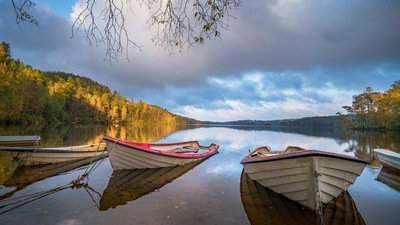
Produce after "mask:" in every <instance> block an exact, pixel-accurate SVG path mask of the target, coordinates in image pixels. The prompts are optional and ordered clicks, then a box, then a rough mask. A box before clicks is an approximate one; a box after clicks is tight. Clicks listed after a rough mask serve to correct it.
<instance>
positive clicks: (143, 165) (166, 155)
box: [104, 139, 218, 170]
mask: <svg viewBox="0 0 400 225" xmlns="http://www.w3.org/2000/svg"><path fill="white" fill-rule="evenodd" d="M104 140H105V142H106V144H107V149H108V157H109V159H110V163H111V166H112V168H113V169H114V170H123V169H149V168H160V167H171V166H181V165H185V164H188V163H192V162H197V161H199V160H203V159H205V158H207V157H209V156H211V155H213V154H215V153H217V151H216V149H218V147H217V148H216V149H215V150H213V151H211V148H214V146H217V145H211V146H210V147H209V148H210V151H208V150H207V152H205V153H187V154H186V153H176V152H172V151H170V150H171V149H167V147H165V146H160V145H159V146H157V149H154V148H150V149H148V150H144V149H136V148H133V147H132V146H127V145H121V144H118V143H116V142H114V141H110V140H107V139H104ZM124 143H128V142H124ZM193 143H197V142H193ZM169 146H170V147H171V148H172V147H173V148H177V147H179V146H180V145H169ZM152 147H153V146H152ZM181 147H182V146H181ZM186 147H188V146H186ZM191 147H195V146H191ZM200 148H204V147H202V146H197V149H200Z"/></svg>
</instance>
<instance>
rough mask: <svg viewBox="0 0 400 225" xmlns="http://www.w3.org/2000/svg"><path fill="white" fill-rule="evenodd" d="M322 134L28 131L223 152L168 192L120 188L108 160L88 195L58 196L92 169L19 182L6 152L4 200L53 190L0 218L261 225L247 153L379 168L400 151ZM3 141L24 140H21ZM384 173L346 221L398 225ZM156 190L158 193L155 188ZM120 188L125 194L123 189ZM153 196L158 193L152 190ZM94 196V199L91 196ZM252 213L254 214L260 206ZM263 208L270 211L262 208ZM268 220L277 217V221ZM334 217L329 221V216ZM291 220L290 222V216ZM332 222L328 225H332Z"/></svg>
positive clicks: (46, 138)
mask: <svg viewBox="0 0 400 225" xmlns="http://www.w3.org/2000/svg"><path fill="white" fill-rule="evenodd" d="M0 132H7V130H4V129H3V130H2V129H0ZM12 132H14V130H12ZM318 132H319V131H317V134H315V135H312V134H311V133H309V131H307V132H304V131H303V132H295V131H290V132H280V131H271V130H266V129H257V128H254V129H253V128H252V129H235V128H232V127H200V128H199V127H196V128H194V129H183V130H182V129H181V130H174V129H173V128H167V127H160V128H157V127H146V128H145V127H123V126H113V127H102V126H84V127H74V128H72V127H70V128H65V127H57V128H47V129H44V130H41V131H39V132H38V133H31V132H30V131H26V132H22V133H23V134H27V135H30V134H39V135H41V137H42V141H41V147H57V146H66V145H81V144H88V143H97V142H98V141H100V140H101V138H103V137H104V136H107V135H110V136H116V137H118V138H120V139H127V140H133V141H145V142H147V141H151V142H175V141H184V140H198V141H200V142H205V143H211V142H215V143H217V144H219V145H220V149H219V154H217V155H215V156H214V157H211V158H209V159H208V160H207V161H204V162H202V163H201V164H199V165H197V166H196V167H195V168H194V169H192V170H189V172H185V173H183V174H182V175H180V176H179V178H177V179H173V182H170V183H168V184H166V185H163V184H162V182H161V181H163V180H164V181H165V180H166V179H167V178H165V179H164V178H163V177H161V179H160V180H158V179H156V180H155V181H152V184H148V183H142V186H146V187H147V188H144V189H143V190H140V188H134V189H131V186H130V185H132V186H135V187H138V185H140V183H141V182H145V181H144V180H145V179H143V181H139V182H137V184H136V183H133V184H129V182H128V180H125V181H126V183H123V184H118V182H119V181H121V182H123V181H124V178H120V177H121V176H122V177H124V176H126V177H129V176H133V175H132V174H128V175H126V174H125V175H123V174H122V173H121V175H119V174H116V173H115V174H113V170H112V167H111V165H110V163H109V160H108V158H106V159H105V160H104V163H101V164H100V165H99V167H97V168H96V169H95V170H94V171H93V173H92V174H91V175H90V180H89V181H88V185H89V186H82V187H83V188H70V187H68V188H66V189H62V191H54V190H61V189H57V188H60V187H64V186H63V185H66V184H69V183H70V182H71V181H72V180H74V179H76V178H77V177H78V176H79V175H81V174H82V173H83V170H84V169H86V166H83V167H78V168H76V169H72V170H68V169H67V170H66V171H64V172H61V170H59V171H57V169H55V172H54V173H53V175H51V174H50V175H46V173H47V172H44V170H43V171H42V172H40V171H39V172H33V171H34V168H25V171H24V172H25V174H28V173H27V172H29V171H30V170H32V173H31V174H29V175H27V176H26V177H23V176H22V175H20V174H21V172H19V169H20V168H18V169H17V170H18V171H16V172H15V174H14V175H15V177H13V176H14V175H13V174H12V172H11V173H10V171H12V170H13V166H12V164H11V160H12V158H10V157H9V156H4V157H3V159H2V157H1V153H0V178H1V182H3V185H0V195H3V193H10V195H12V196H11V197H8V198H7V199H6V200H8V199H13V198H15V197H21V196H29V195H33V194H37V193H50V192H49V191H53V192H51V194H50V195H46V197H45V198H40V199H36V200H35V201H31V202H29V204H25V205H23V207H18V208H14V209H13V210H11V211H8V212H7V213H4V214H0V221H1V222H0V223H1V224H7V225H13V224H15V225H17V224H40V225H43V224H45V225H46V224H49V225H53V224H65V223H72V224H99V225H100V224H174V225H179V224H188V223H189V224H199V225H202V224H207V225H212V224H218V225H219V224H232V225H248V224H250V223H255V222H254V221H253V219H250V218H254V217H255V218H256V219H255V220H257V218H258V217H257V216H254V215H253V216H251V215H250V214H249V213H248V209H247V208H248V206H245V205H244V204H245V203H244V201H243V192H241V191H240V181H241V175H242V170H243V166H242V165H241V164H240V160H241V159H242V158H243V157H244V156H245V155H247V154H248V150H251V149H254V148H256V147H258V146H261V145H269V146H271V147H272V148H274V149H280V148H285V147H286V146H288V145H297V146H301V147H304V148H307V149H319V150H325V151H331V152H336V153H341V154H346V155H351V156H356V157H360V158H363V159H366V160H368V161H370V162H371V161H372V162H374V163H376V165H379V161H378V160H376V158H375V157H374V155H373V154H371V152H372V150H373V149H374V148H391V149H395V150H398V151H399V146H400V144H399V142H400V140H399V139H398V134H397V136H396V135H392V134H388V133H386V134H382V133H354V134H353V133H350V134H347V135H348V136H346V135H340V134H338V133H334V134H332V135H330V133H329V132H326V131H324V132H323V133H321V134H322V135H321V134H320V135H318ZM22 133H18V134H22ZM2 134H4V135H18V134H16V133H2ZM374 165H375V164H374ZM7 168H8V170H7ZM14 169H15V168H14ZM6 170H7V171H9V172H8V174H5V171H6ZM379 171H381V172H384V170H380V167H368V168H367V169H366V170H364V172H363V173H362V174H361V176H360V177H359V178H358V179H357V181H356V182H355V184H353V185H352V186H351V187H350V188H349V193H351V197H352V198H353V201H348V200H347V201H345V202H347V203H349V205H352V204H355V205H356V206H357V207H356V209H358V210H357V211H358V212H359V214H360V215H362V216H361V217H362V218H360V220H357V213H356V212H355V211H353V210H349V211H350V212H353V214H347V215H351V217H350V218H352V219H353V221H354V223H360V224H363V221H361V219H363V220H364V221H365V223H366V224H368V225H375V224H376V225H378V224H385V225H388V224H393V225H395V224H396V225H397V224H398V212H397V211H398V209H399V207H400V191H399V190H397V189H394V188H390V187H389V186H387V185H386V184H384V183H382V182H381V181H379V180H378V179H377V176H378V173H379ZM3 173H4V174H5V175H4V176H3V175H2V174H3ZM41 173H43V174H44V175H43V177H42V178H40V177H38V176H39V175H40V174H41ZM35 174H36V175H35ZM382 174H383V173H382ZM152 176H154V175H152ZM17 177H20V179H17ZM44 177H45V178H44ZM24 180H26V182H25V181H24ZM132 180H133V179H132ZM125 181H124V182H125ZM5 183H7V184H5ZM153 183H154V186H155V188H154V189H153V187H151V186H152V185H153ZM6 185H7V186H6ZM120 186H121V188H119V187H120ZM157 186H162V191H160V192H156V190H157ZM17 188H20V190H19V191H17V192H13V191H14V190H16V189H17ZM136 189H138V190H136ZM151 189H153V190H152V191H151ZM94 190H95V191H94ZM146 190H150V191H149V192H148V194H146ZM89 192H90V193H91V194H92V195H90V194H88V193H89ZM264 195H265V193H264ZM107 196H111V199H113V200H107V201H108V202H107V204H108V205H107V204H106V203H104V204H103V202H101V201H104V199H106V198H108V197H107ZM139 196H141V197H139ZM248 196H250V195H248ZM3 198H6V196H3ZM135 198H136V199H135ZM260 199H263V197H262V196H261V198H260ZM260 199H259V198H255V199H253V200H251V201H253V202H255V203H257V202H260V201H261V200H260ZM345 199H348V198H345ZM114 200H115V201H114ZM117 200H118V201H117ZM284 201H285V200H284ZM4 203H5V202H4V201H2V200H0V212H1V211H2V210H3V209H5V208H1V206H2V205H3V204H4ZM100 203H101V204H100ZM246 204H247V203H246ZM293 204H294V203H293V202H290V203H288V202H284V205H282V207H283V206H285V207H286V206H287V205H291V207H292V208H293V207H294V208H293V209H292V208H291V209H290V213H294V214H296V212H297V214H299V213H303V214H300V218H303V217H305V218H306V219H305V220H306V221H308V220H307V219H310V221H311V222H310V224H312V223H314V222H315V221H316V218H315V214H310V215H309V213H308V211H306V212H303V211H305V210H303V209H298V208H296V207H297V204H295V205H294V206H293ZM343 204H344V203H343ZM336 206H337V207H339V208H341V207H342V206H343V205H342V203H339V204H337V205H336ZM251 207H253V209H254V206H250V208H251ZM343 207H344V206H343ZM346 207H347V206H346ZM339 208H337V209H332V210H333V211H332V212H339V213H342V211H340V210H339ZM8 209H9V208H8ZM99 209H104V210H99ZM245 209H246V210H245ZM259 209H260V208H259ZM261 209H263V208H262V207H261ZM283 209H284V208H282V211H283ZM326 209H328V208H326ZM347 209H349V208H347ZM350 209H351V207H350ZM264 210H265V208H264ZM300 210H302V211H300ZM310 213H311V212H310ZM325 214H326V213H325ZM268 215H269V216H270V217H271V216H273V214H272V215H271V214H268ZM327 215H328V214H326V216H325V217H326V218H328V217H329V216H327ZM337 216H338V215H335V216H333V219H332V220H329V221H336V222H338V223H339V224H342V223H346V222H342V221H340V220H339V221H338V217H337ZM286 217H289V215H287V216H286ZM286 217H285V218H284V219H286ZM260 218H262V217H260ZM275 218H279V217H275ZM264 219H265V218H264ZM284 219H281V220H282V221H280V219H274V218H271V219H269V218H268V220H267V221H266V222H272V221H275V222H276V223H277V224H279V223H281V224H282V223H283V222H284V221H285V220H284ZM298 220H299V223H300V222H301V221H302V220H301V219H298ZM329 221H327V224H328V223H330V222H329ZM295 224H297V223H295Z"/></svg>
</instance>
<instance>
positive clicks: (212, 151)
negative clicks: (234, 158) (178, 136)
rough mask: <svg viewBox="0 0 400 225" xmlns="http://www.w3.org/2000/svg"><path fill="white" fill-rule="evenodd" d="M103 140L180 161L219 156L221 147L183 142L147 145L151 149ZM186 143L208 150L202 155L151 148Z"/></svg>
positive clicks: (129, 143) (128, 142) (109, 138)
mask: <svg viewBox="0 0 400 225" xmlns="http://www.w3.org/2000/svg"><path fill="white" fill-rule="evenodd" d="M103 140H105V141H109V142H111V143H112V144H117V145H120V146H123V147H126V148H129V149H132V150H137V151H141V152H145V153H150V154H155V155H160V156H165V157H171V158H180V159H201V158H207V157H209V156H211V155H214V154H217V153H218V148H219V145H217V144H215V143H211V144H210V145H209V146H208V147H207V146H203V145H200V144H199V142H198V141H183V142H171V143H147V144H148V145H149V148H145V147H141V146H140V145H134V144H141V143H142V142H133V141H123V140H119V139H117V138H113V137H104V138H103ZM185 143H197V145H198V146H199V149H208V151H206V152H202V153H180V152H172V151H171V152H170V151H163V150H157V149H152V148H150V146H170V145H179V144H185ZM112 149H113V147H110V149H109V151H110V152H112Z"/></svg>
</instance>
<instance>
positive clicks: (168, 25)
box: [12, 0, 241, 61]
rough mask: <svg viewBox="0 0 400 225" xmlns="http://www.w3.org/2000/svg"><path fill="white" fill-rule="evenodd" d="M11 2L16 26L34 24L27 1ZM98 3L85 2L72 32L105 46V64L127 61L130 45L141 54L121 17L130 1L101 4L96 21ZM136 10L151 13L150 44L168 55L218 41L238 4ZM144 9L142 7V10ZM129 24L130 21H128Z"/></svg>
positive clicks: (144, 1)
mask: <svg viewBox="0 0 400 225" xmlns="http://www.w3.org/2000/svg"><path fill="white" fill-rule="evenodd" d="M15 1H17V0H12V2H13V7H14V10H15V12H16V15H17V23H19V22H20V21H28V22H31V23H35V24H37V23H38V21H36V20H35V18H33V16H31V14H30V13H29V12H28V9H30V8H31V7H34V6H35V3H34V2H32V1H30V0H19V1H18V3H19V4H15ZM100 1H101V0H85V1H84V8H83V10H82V11H81V12H80V13H79V14H78V16H77V18H76V19H75V21H74V23H73V25H72V35H74V30H79V29H83V30H84V32H85V34H86V41H87V43H88V44H89V45H90V46H93V45H96V46H97V45H98V44H104V45H105V47H106V55H105V60H107V61H112V60H118V58H119V57H120V56H123V55H124V56H126V58H127V59H128V60H129V55H128V49H129V46H130V45H133V46H134V47H136V48H138V49H139V50H141V46H140V45H138V44H137V43H136V42H134V41H132V39H131V37H130V35H129V33H128V30H127V21H126V19H125V15H124V7H125V6H126V5H129V7H131V9H132V5H131V3H132V1H133V0H104V7H103V10H102V11H101V12H100V16H99V17H96V8H95V6H96V3H97V2H100ZM136 2H137V3H138V4H139V7H142V8H147V9H148V10H150V14H151V16H150V18H149V19H148V20H147V23H149V24H150V26H155V27H156V34H155V36H154V37H153V38H151V40H152V41H153V43H154V44H155V45H156V46H158V47H160V48H164V50H165V51H167V52H169V53H170V54H172V53H175V51H176V50H178V51H179V52H181V51H182V50H183V49H184V48H185V47H186V48H187V49H189V48H190V47H192V46H193V45H194V44H204V43H205V41H206V40H207V39H211V38H220V37H221V30H222V29H225V30H226V29H228V23H229V19H230V18H231V17H232V15H231V11H232V10H234V9H235V10H236V9H238V7H239V6H240V5H241V0H136ZM144 6H145V7H144ZM129 22H131V21H129Z"/></svg>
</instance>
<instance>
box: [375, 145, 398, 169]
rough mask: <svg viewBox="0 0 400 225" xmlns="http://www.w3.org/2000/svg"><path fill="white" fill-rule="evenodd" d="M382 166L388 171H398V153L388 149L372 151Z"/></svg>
mask: <svg viewBox="0 0 400 225" xmlns="http://www.w3.org/2000/svg"><path fill="white" fill-rule="evenodd" d="M374 152H375V153H376V155H378V158H379V161H381V163H382V166H383V167H386V168H387V169H390V170H395V171H400V153H397V152H394V151H391V150H389V149H374Z"/></svg>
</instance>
